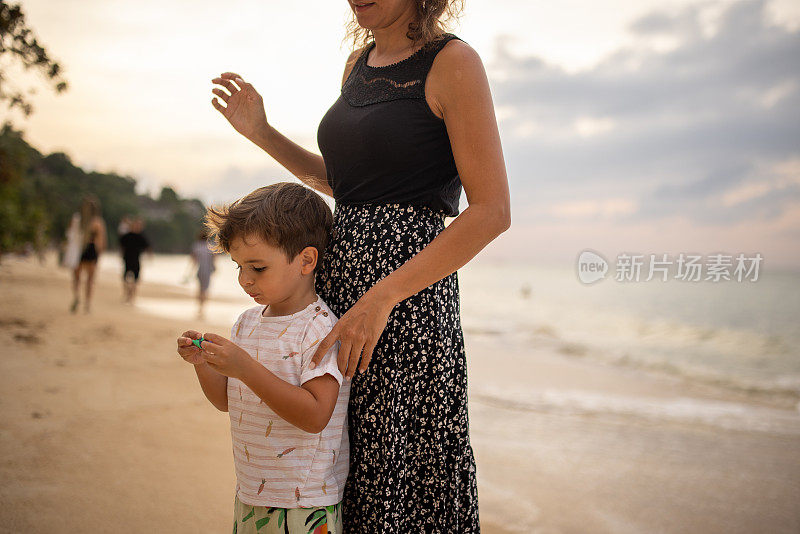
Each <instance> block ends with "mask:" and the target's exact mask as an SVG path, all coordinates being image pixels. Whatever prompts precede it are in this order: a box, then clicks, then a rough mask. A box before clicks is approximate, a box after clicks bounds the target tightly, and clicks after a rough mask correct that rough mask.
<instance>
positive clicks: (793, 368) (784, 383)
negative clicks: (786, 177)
mask: <svg viewBox="0 0 800 534" xmlns="http://www.w3.org/2000/svg"><path fill="white" fill-rule="evenodd" d="M216 265H217V270H216V272H215V273H214V276H213V277H212V282H211V290H210V291H211V295H212V297H215V298H216V299H218V300H215V301H214V302H210V303H209V305H208V308H207V317H208V318H209V319H212V320H214V321H219V322H222V323H228V324H232V323H233V321H234V320H235V318H236V317H237V316H238V314H239V313H241V311H242V310H244V309H245V308H247V307H249V306H252V305H254V303H253V301H252V300H251V299H249V298H248V297H247V296H246V295H245V294H244V293H243V292H242V290H241V288H239V286H238V283H237V281H236V269H235V268H234V267H235V264H234V263H233V262H232V261H230V259H229V258H228V257H227V256H219V257H218V258H217V262H216ZM100 267H101V269H103V270H107V271H114V270H116V271H119V269H120V262H119V259H118V258H115V257H113V256H111V255H104V257H103V258H101V266H100ZM458 278H459V287H460V296H461V320H462V326H463V329H464V333H465V336H466V337H467V338H469V337H471V336H473V337H483V338H490V339H497V340H502V342H503V343H504V344H506V345H509V346H511V347H515V348H518V349H525V348H527V347H537V348H543V349H549V350H552V351H554V352H557V353H559V354H562V355H564V356H566V357H570V358H586V359H593V360H597V361H602V362H604V363H608V364H611V365H618V366H621V367H627V368H631V367H633V368H641V369H646V370H648V371H652V372H661V373H666V374H669V375H677V376H680V377H682V378H685V379H688V380H696V381H699V382H704V383H712V384H715V385H718V386H722V387H725V388H730V389H733V390H737V391H744V392H751V393H754V394H759V395H775V396H781V397H785V398H788V399H792V398H793V399H796V401H797V400H800V321H798V317H800V273H791V272H770V271H769V270H766V269H763V268H762V270H761V272H760V273H759V279H758V280H757V281H756V282H750V281H742V282H738V281H721V282H711V281H704V282H681V281H675V280H669V281H666V282H662V281H660V280H652V281H650V282H643V281H642V282H625V283H623V282H617V281H615V280H613V279H606V280H603V281H601V282H599V283H596V284H593V285H584V284H582V283H581V282H580V281H579V280H578V278H577V276H576V274H575V268H574V266H573V265H566V264H565V265H563V266H542V265H537V264H525V263H498V262H492V261H487V260H484V259H481V258H480V257H478V258H477V259H475V260H473V261H472V262H471V263H469V264H468V265H466V266H464V267H462V268H461V269H459V271H458ZM142 281H143V282H145V283H146V282H148V281H152V282H159V283H165V284H170V285H172V286H175V287H176V288H181V290H183V291H185V293H186V295H187V300H186V301H185V302H181V301H176V300H175V299H140V301H139V303H138V305H139V306H140V307H142V308H144V309H145V310H146V311H148V312H151V313H155V314H161V315H168V316H171V317H186V318H190V317H194V313H195V311H194V310H195V308H194V302H193V301H192V300H190V299H189V297H191V296H192V295H194V294H195V292H196V290H197V289H196V288H197V281H196V278H194V276H193V273H192V271H191V266H190V263H189V260H188V258H187V257H186V256H173V255H155V256H153V257H150V258H145V260H144V262H143V267H142ZM796 401H795V402H796ZM673 408H674V407H673Z"/></svg>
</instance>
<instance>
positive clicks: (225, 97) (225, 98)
mask: <svg viewBox="0 0 800 534" xmlns="http://www.w3.org/2000/svg"><path fill="white" fill-rule="evenodd" d="M211 92H212V93H214V94H215V95H217V96H218V97H220V99H221V100H222V101H223V102H225V103H226V104H227V103H228V99H229V98H230V97H231V95H229V94H228V93H226V92H225V91H223V90H222V89H217V88H216V87H215V88H213V89H212V90H211Z"/></svg>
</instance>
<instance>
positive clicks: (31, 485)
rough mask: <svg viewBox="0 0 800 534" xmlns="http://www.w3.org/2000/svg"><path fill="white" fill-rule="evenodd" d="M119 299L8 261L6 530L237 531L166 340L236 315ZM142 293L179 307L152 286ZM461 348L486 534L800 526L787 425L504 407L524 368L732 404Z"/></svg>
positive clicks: (220, 471)
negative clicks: (83, 302)
mask: <svg viewBox="0 0 800 534" xmlns="http://www.w3.org/2000/svg"><path fill="white" fill-rule="evenodd" d="M121 294H122V290H121V287H120V284H119V282H118V280H117V277H116V276H111V275H110V274H108V273H101V275H100V277H99V279H98V284H97V287H96V295H95V299H94V308H93V311H92V313H91V314H89V315H84V314H83V313H82V312H79V313H78V314H76V315H71V314H70V313H69V312H68V311H67V310H68V306H69V303H70V286H69V274H68V272H67V271H65V270H61V269H57V268H56V267H55V266H54V265H53V264H52V263H51V264H48V265H46V266H41V265H39V264H38V263H37V262H36V261H35V260H18V259H14V258H10V257H5V258H3V263H2V264H0V303H2V305H1V306H0V326H2V328H0V346H2V353H0V391H2V395H0V403H2V405H1V406H2V410H0V452H2V458H3V462H2V479H3V481H4V484H2V486H1V487H0V494H1V495H2V502H3V503H4V506H3V507H2V508H1V509H0V510H1V511H0V531H2V532H15V533H16V532H26V533H28V532H51V531H53V529H55V530H57V531H64V532H92V533H94V532H111V531H113V532H131V533H133V532H136V533H141V532H154V533H156V532H158V533H160V532H170V533H179V532H187V533H188V532H203V533H205V532H230V529H231V527H232V524H231V523H232V505H233V489H234V486H235V480H234V473H233V462H232V458H231V450H230V435H229V427H228V416H227V414H226V413H222V412H219V411H217V410H216V409H215V408H214V407H213V406H211V405H210V404H209V403H208V401H206V399H205V397H204V396H203V394H202V392H201V390H200V388H199V385H198V384H197V379H196V377H195V374H194V371H193V369H192V368H191V366H190V365H189V364H187V363H185V362H184V361H183V360H182V359H181V358H180V357H179V356H178V355H177V354H176V353H175V350H174V343H175V341H174V340H175V337H176V336H177V335H178V334H179V333H180V332H182V331H183V330H185V329H187V328H190V327H191V328H195V329H199V330H203V331H216V332H219V333H223V335H224V333H225V332H226V331H227V330H228V329H229V325H223V324H209V323H203V322H198V321H197V320H195V319H194V318H193V317H187V319H186V320H185V321H181V320H177V319H166V318H163V317H155V316H152V315H148V314H146V313H145V312H144V311H143V310H141V309H138V308H131V307H128V306H124V305H123V304H122V303H121ZM141 295H142V296H144V297H151V298H159V299H164V298H167V299H173V298H174V299H176V300H179V299H185V292H183V291H180V290H179V289H174V288H169V287H167V286H157V285H154V284H143V285H142V287H141ZM211 304H212V305H213V303H211ZM467 345H468V346H467V348H468V358H469V361H470V363H469V365H470V367H469V376H470V429H471V436H472V443H473V449H474V451H475V456H476V460H477V465H478V479H479V501H480V511H481V519H482V531H483V532H484V533H489V534H492V533H498V532H521V531H522V532H541V533H573V532H574V533H584V532H586V533H589V532H591V533H605V532H608V533H616V532H621V533H627V532H647V533H649V532H711V533H713V532H771V533H782V532H786V533H789V532H792V533H794V532H798V531H800V507H798V505H797V503H798V502H800V437H799V436H798V434H795V433H794V431H793V430H792V429H793V427H791V428H789V427H787V430H786V431H785V432H783V431H781V430H780V428H779V429H778V430H777V431H776V430H775V429H773V430H770V431H762V430H752V429H749V430H741V429H735V428H725V427H724V425H720V424H707V423H706V422H703V420H702V418H701V419H699V420H697V421H694V420H692V419H691V418H689V419H675V420H670V419H667V420H662V419H658V418H652V417H647V414H646V412H643V413H638V412H637V413H633V414H630V413H627V412H626V411H625V410H617V411H611V412H608V413H607V412H606V411H604V410H601V409H598V410H592V409H587V408H586V407H584V408H581V409H577V408H575V406H573V405H571V404H569V403H566V404H563V403H562V404H558V403H556V404H553V403H552V402H550V401H546V402H533V401H531V398H533V399H534V400H535V399H536V398H537V397H525V396H524V395H523V396H520V400H519V402H516V403H514V402H507V401H498V397H497V396H496V395H494V392H495V389H496V388H497V387H498V385H499V386H502V384H503V383H504V382H506V381H508V380H509V379H510V378H509V377H510V375H509V374H508V373H520V372H523V373H526V374H527V375H528V376H530V390H531V391H533V392H536V391H545V390H553V391H561V392H564V393H569V392H572V391H575V390H578V389H579V390H580V391H582V392H586V391H589V392H594V393H596V394H598V395H601V394H606V395H607V394H610V393H614V394H615V395H617V394H619V395H623V396H624V395H628V396H630V397H637V398H639V397H642V396H648V395H650V396H652V397H653V398H656V399H658V398H660V399H662V400H663V399H672V398H675V397H676V396H678V395H683V394H686V395H692V396H694V397H695V398H697V399H700V400H706V401H717V400H718V401H720V402H723V401H724V402H740V401H742V399H738V398H735V397H734V396H728V395H727V394H725V393H724V392H716V391H711V390H705V389H704V390H703V391H699V390H689V389H686V388H684V387H683V386H682V385H681V384H679V383H676V382H674V381H670V380H667V379H660V378H657V377H656V378H647V377H644V375H642V374H640V373H627V372H626V371H624V370H617V369H608V368H605V369H600V368H599V367H598V366H597V365H596V364H591V363H590V362H582V361H576V360H574V359H569V358H567V357H560V356H558V355H554V354H550V353H544V352H537V350H538V349H532V350H531V352H530V354H527V355H518V356H514V355H511V356H510V357H512V358H517V359H518V360H515V361H518V364H519V367H511V368H510V367H509V366H508V365H506V366H503V367H498V366H496V365H494V363H493V362H494V361H495V359H494V353H493V350H496V347H495V346H494V345H492V344H491V343H488V342H486V341H484V340H481V339H480V338H479V337H473V338H470V339H468V340H467ZM523 393H528V392H523ZM753 405H754V406H755V404H753ZM770 409H771V410H778V408H777V407H772V408H770ZM775 413H776V412H774V411H773V412H770V414H772V415H775ZM785 415H786V417H787V419H786V420H787V421H789V424H790V425H791V424H793V423H792V421H793V419H792V412H791V411H790V410H786V414H785ZM777 421H778V422H779V423H780V421H782V419H777Z"/></svg>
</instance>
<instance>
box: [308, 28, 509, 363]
mask: <svg viewBox="0 0 800 534" xmlns="http://www.w3.org/2000/svg"><path fill="white" fill-rule="evenodd" d="M426 86H427V87H426V89H427V90H428V94H430V95H431V96H432V100H434V103H435V105H434V106H432V109H433V110H434V112H436V111H439V113H441V115H442V117H443V118H444V121H445V125H446V126H447V133H448V135H449V137H450V144H451V147H452V150H453V157H454V159H455V162H456V167H457V169H458V173H459V177H460V178H461V183H462V185H463V187H464V191H465V193H466V195H467V200H468V202H469V206H468V207H467V208H466V209H464V211H462V212H461V214H460V215H459V216H458V217H456V218H455V219H454V220H453V221H452V222H451V223H450V224H449V225H448V226H447V227H446V228H445V229H444V230H443V231H442V232H441V233H440V234H439V235H437V236H436V238H435V239H434V240H433V241H431V242H430V243H429V244H428V245H427V246H426V247H425V248H424V249H422V250H421V251H420V252H419V253H418V254H416V255H415V256H414V257H413V258H411V259H410V260H408V261H407V262H406V263H404V264H403V265H402V266H401V267H399V268H398V269H396V270H395V271H393V272H392V273H391V274H389V275H388V276H387V277H385V278H383V279H382V280H380V281H379V282H378V283H377V284H375V285H374V286H373V287H372V288H371V289H370V290H369V291H367V292H366V293H365V294H364V295H363V296H362V297H361V299H359V301H358V302H356V304H355V305H354V306H353V307H352V308H351V309H350V310H348V311H347V312H346V313H345V314H344V315H342V317H341V318H340V319H339V321H338V322H337V323H336V325H335V326H334V328H333V330H332V331H331V332H330V334H328V336H327V337H326V338H325V339H324V340H323V341H322V342H320V344H319V347H318V348H317V351H316V353H315V354H314V357H313V362H312V364H311V365H312V366H313V365H314V364H315V363H316V362H318V361H319V360H320V359H321V358H322V355H323V354H325V352H326V351H327V350H328V348H329V347H330V346H331V345H332V344H333V343H335V342H336V340H337V339H339V340H341V346H340V348H339V353H340V355H345V356H340V358H339V361H340V362H343V361H344V362H345V365H346V369H340V370H341V371H342V374H345V375H346V376H347V377H348V378H352V376H353V375H354V374H355V370H356V366H357V364H358V360H359V357H360V356H361V352H362V350H363V357H362V358H361V365H360V370H361V371H362V372H363V371H364V370H365V369H366V367H367V365H368V364H369V360H370V358H371V357H372V350H373V349H374V348H375V345H376V344H377V342H378V338H379V337H380V334H381V332H383V329H384V328H385V327H386V323H387V321H388V317H389V313H390V312H391V310H392V308H394V306H395V305H396V304H397V303H398V302H400V301H402V300H404V299H406V298H408V297H410V296H411V295H414V294H416V293H417V292H419V291H421V290H422V289H425V288H426V287H428V286H430V285H432V284H434V283H436V282H438V281H439V280H441V279H442V278H444V277H446V276H448V275H450V274H451V273H453V272H455V271H456V270H458V269H459V268H460V267H462V266H463V265H465V264H466V263H467V262H468V261H469V260H471V259H472V258H474V257H475V256H476V255H477V254H478V252H480V251H481V250H482V249H483V248H484V247H485V246H486V245H487V244H489V243H490V242H491V241H493V240H494V239H495V238H496V237H497V236H498V235H500V234H501V233H503V232H504V231H505V230H507V229H508V228H509V226H510V225H511V206H510V197H509V190H508V178H507V176H506V169H505V162H504V160H503V151H502V147H501V145H500V134H499V132H498V129H497V120H496V118H495V114H494V106H493V104H492V96H491V92H490V89H489V82H488V79H487V77H486V72H485V70H484V68H483V64H482V62H481V60H480V56H478V54H477V53H476V52H475V51H474V50H473V49H472V48H471V47H470V46H469V45H467V44H466V43H464V42H463V41H459V40H455V39H454V40H452V41H450V42H449V43H447V45H445V47H444V48H443V49H442V50H441V51H440V52H439V54H438V55H437V56H436V59H435V60H434V63H433V67H432V68H431V71H430V73H429V74H428V79H427V82H426Z"/></svg>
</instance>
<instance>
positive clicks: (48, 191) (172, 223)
mask: <svg viewBox="0 0 800 534" xmlns="http://www.w3.org/2000/svg"><path fill="white" fill-rule="evenodd" d="M87 193H93V194H94V195H95V196H97V198H98V199H99V200H100V206H101V210H102V214H103V219H104V220H105V221H106V225H107V227H108V230H109V246H111V247H112V248H113V247H116V246H117V240H116V239H115V237H114V236H115V235H116V228H117V226H118V225H119V222H120V221H121V220H122V218H123V217H125V216H139V217H142V218H143V219H144V221H145V233H146V234H147V236H148V239H149V241H150V243H151V244H152V246H153V250H154V251H156V252H169V253H183V252H188V251H189V250H190V249H191V244H192V242H193V240H194V238H195V236H196V234H197V232H198V231H199V230H200V229H201V227H202V218H203V215H204V214H205V207H204V206H203V203H202V202H200V201H199V200H197V199H183V198H181V197H180V196H179V195H178V194H177V193H176V192H175V191H174V190H173V189H172V188H171V187H164V188H163V189H162V190H161V193H160V195H159V196H158V197H157V198H152V197H150V196H149V195H141V194H138V193H136V180H135V179H134V178H132V177H130V176H120V175H118V174H115V173H99V172H86V171H84V170H83V169H81V168H80V167H77V166H75V165H74V164H73V163H72V161H71V160H70V158H69V156H67V155H66V154H64V153H62V152H55V153H52V154H48V155H43V154H41V153H40V152H39V151H38V150H36V149H35V148H33V147H32V146H30V145H29V144H28V143H27V142H26V141H25V139H24V138H23V135H22V132H20V131H17V130H15V129H14V128H13V127H12V126H11V124H9V123H6V124H5V125H4V126H3V128H2V130H0V252H9V251H16V250H19V249H21V248H23V247H24V246H26V245H28V244H31V245H33V246H34V247H37V248H41V247H45V246H48V245H51V244H58V243H60V242H61V241H62V239H63V237H64V233H65V232H66V227H67V225H68V224H69V220H70V218H71V217H72V214H73V213H75V212H76V211H78V210H79V208H80V205H81V201H82V200H83V196H84V195H85V194H87Z"/></svg>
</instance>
